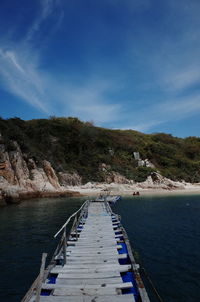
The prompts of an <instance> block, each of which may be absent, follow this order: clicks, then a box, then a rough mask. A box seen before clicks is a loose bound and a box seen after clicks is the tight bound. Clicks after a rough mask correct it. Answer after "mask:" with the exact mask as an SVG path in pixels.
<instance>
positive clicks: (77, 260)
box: [67, 257, 119, 265]
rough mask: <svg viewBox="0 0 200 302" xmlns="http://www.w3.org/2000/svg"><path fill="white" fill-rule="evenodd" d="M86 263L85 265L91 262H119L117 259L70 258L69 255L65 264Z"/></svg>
mask: <svg viewBox="0 0 200 302" xmlns="http://www.w3.org/2000/svg"><path fill="white" fill-rule="evenodd" d="M74 263H75V264H87V265H91V264H105V263H108V264H119V261H118V259H117V258H116V259H107V260H104V259H98V258H96V259H92V260H90V259H83V258H81V259H77V258H73V259H71V258H70V257H69V258H67V264H74Z"/></svg>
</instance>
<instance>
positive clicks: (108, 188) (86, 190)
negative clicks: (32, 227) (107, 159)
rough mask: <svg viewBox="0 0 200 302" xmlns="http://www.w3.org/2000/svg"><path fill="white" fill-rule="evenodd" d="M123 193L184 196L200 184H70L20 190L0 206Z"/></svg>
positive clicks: (195, 191)
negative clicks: (60, 187)
mask: <svg viewBox="0 0 200 302" xmlns="http://www.w3.org/2000/svg"><path fill="white" fill-rule="evenodd" d="M133 192H139V194H140V195H139V196H137V195H133ZM108 193H109V194H111V195H121V196H124V197H136V198H137V197H153V196H155V197H156V196H181V195H182V196H183V195H200V186H195V185H188V186H186V187H184V188H181V189H180V188H173V189H169V188H158V187H156V186H155V187H154V188H140V187H139V186H130V185H126V184H124V185H122V184H120V185H119V184H113V183H112V184H90V185H89V186H88V184H86V185H82V186H73V187H72V186H70V187H68V188H67V189H66V190H64V191H45V192H41V191H35V192H34V191H32V192H30V191H27V192H20V193H19V195H18V197H16V198H15V197H14V196H12V198H11V199H10V198H9V199H6V198H3V199H0V207H3V206H8V205H12V204H19V203H21V202H23V201H24V200H31V199H37V198H59V197H60V198H63V197H97V196H99V195H100V194H108Z"/></svg>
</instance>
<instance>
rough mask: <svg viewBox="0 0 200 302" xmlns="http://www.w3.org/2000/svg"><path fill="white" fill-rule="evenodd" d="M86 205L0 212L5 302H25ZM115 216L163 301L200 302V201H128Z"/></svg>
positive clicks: (41, 203) (32, 204)
mask: <svg viewBox="0 0 200 302" xmlns="http://www.w3.org/2000/svg"><path fill="white" fill-rule="evenodd" d="M82 203H83V200H82V199H74V198H70V199H69V198H68V199H42V200H34V201H27V202H23V203H22V204H20V205H13V206H9V207H5V208H2V209H0V268H1V275H0V276H1V277H0V302H19V301H20V299H21V298H22V297H23V295H24V294H25V293H26V291H27V289H28V288H29V287H30V285H31V283H32V282H33V280H34V278H35V277H36V276H37V274H38V272H39V267H40V260H41V254H42V252H47V253H48V254H50V255H51V254H52V252H53V250H54V249H55V247H56V244H57V241H56V240H53V235H54V234H55V232H56V231H57V230H58V229H59V227H60V226H61V225H62V224H63V223H64V222H65V220H66V219H67V217H69V216H70V215H71V214H72V213H73V212H74V211H75V210H76V209H78V208H79V206H80V205H81V204H82ZM113 210H114V211H115V212H117V213H118V214H120V215H121V217H122V223H123V225H124V227H125V228H126V230H127V233H128V235H129V239H130V241H131V244H132V246H133V247H134V249H135V250H136V251H137V252H138V253H139V255H140V259H141V260H142V262H143V265H144V267H145V268H146V270H147V272H148V273H149V275H150V277H151V279H152V280H153V281H154V283H155V285H156V287H157V289H158V291H159V293H160V295H161V296H162V297H163V300H164V301H166V302H180V301H181V302H182V301H187V302H197V301H199V300H200V196H173V197H172V196H171V197H166V196H165V197H134V198H123V200H122V201H120V202H118V203H117V204H116V205H115V206H114V208H113ZM151 301H152V302H154V301H156V300H155V299H154V298H153V297H151Z"/></svg>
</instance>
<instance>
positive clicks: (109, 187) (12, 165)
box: [0, 141, 200, 206]
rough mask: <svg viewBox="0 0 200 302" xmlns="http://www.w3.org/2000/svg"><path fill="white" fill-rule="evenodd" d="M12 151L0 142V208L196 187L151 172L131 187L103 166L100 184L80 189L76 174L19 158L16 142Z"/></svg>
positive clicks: (199, 189) (130, 182) (198, 188)
mask: <svg viewBox="0 0 200 302" xmlns="http://www.w3.org/2000/svg"><path fill="white" fill-rule="evenodd" d="M13 144H14V147H15V148H14V150H11V151H9V152H8V151H6V148H5V145H4V144H3V142H1V141H0V206H4V205H7V204H11V203H18V202H20V201H22V200H25V199H30V198H42V197H63V196H69V197H72V196H76V197H79V196H81V195H98V194H101V193H103V192H107V191H109V192H111V194H120V195H132V194H133V192H134V191H137V192H140V193H141V194H147V193H154V194H155V193H158V192H161V193H162V192H186V191H189V192H192V191H194V192H197V193H200V184H195V185H192V184H189V183H186V182H184V181H183V182H175V181H172V180H170V179H168V178H165V177H163V176H162V175H160V174H159V173H157V172H153V173H152V174H151V175H150V176H148V178H147V179H146V180H145V181H144V182H140V183H135V182H134V181H133V180H129V179H127V178H125V177H124V176H123V175H120V174H119V173H117V172H115V171H110V170H109V172H107V166H106V165H105V164H101V165H100V169H102V170H103V172H104V173H105V180H104V182H103V183H94V182H89V183H87V184H84V185H82V178H81V176H80V175H78V174H77V173H75V172H74V173H68V172H66V171H65V172H55V170H54V169H53V167H52V165H51V163H50V162H49V161H47V160H43V161H42V165H40V166H39V165H38V163H37V162H35V160H34V159H33V158H28V157H27V155H26V154H23V153H22V151H21V149H20V147H19V145H18V144H17V142H13Z"/></svg>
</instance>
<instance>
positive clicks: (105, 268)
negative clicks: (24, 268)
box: [52, 264, 131, 274]
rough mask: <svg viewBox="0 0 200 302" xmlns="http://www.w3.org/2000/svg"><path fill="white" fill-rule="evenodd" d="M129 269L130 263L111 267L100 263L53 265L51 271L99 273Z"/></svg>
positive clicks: (57, 272) (54, 272)
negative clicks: (90, 264) (97, 264)
mask: <svg viewBox="0 0 200 302" xmlns="http://www.w3.org/2000/svg"><path fill="white" fill-rule="evenodd" d="M130 269H131V265H129V264H127V265H113V267H111V266H110V265H105V264H104V265H101V266H96V265H94V266H93V267H88V266H81V267H80V265H78V266H75V265H69V266H68V265H66V266H64V267H63V268H62V267H61V268H58V267H55V268H53V269H52V273H53V274H60V273H61V274H66V273H71V272H73V273H76V272H77V273H78V272H79V273H80V274H82V273H88V274H90V273H100V272H110V271H113V272H114V271H117V272H120V273H122V272H127V271H128V270H130Z"/></svg>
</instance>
